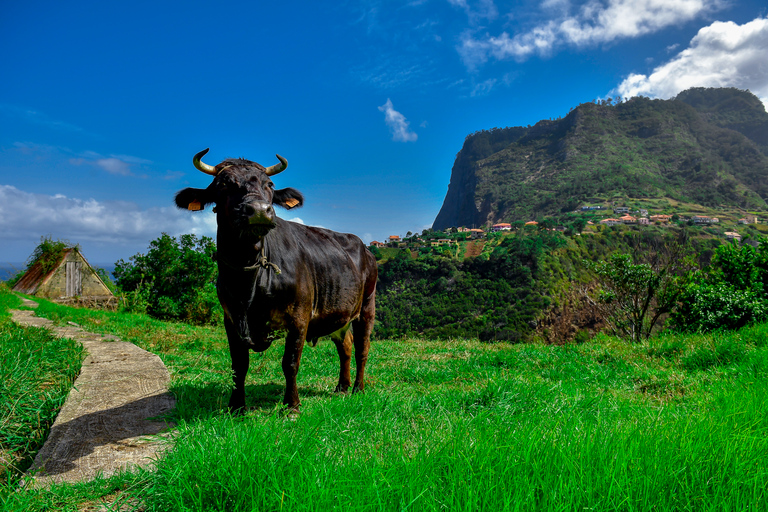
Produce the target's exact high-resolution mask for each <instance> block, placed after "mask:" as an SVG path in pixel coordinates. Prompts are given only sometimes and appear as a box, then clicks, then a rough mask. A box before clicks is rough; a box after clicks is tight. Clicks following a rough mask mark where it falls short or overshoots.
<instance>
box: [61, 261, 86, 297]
mask: <svg viewBox="0 0 768 512" xmlns="http://www.w3.org/2000/svg"><path fill="white" fill-rule="evenodd" d="M82 265H83V264H82V262H80V261H68V262H67V268H66V279H67V290H66V295H65V296H66V297H75V296H79V295H82V294H83V277H82Z"/></svg>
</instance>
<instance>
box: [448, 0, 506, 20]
mask: <svg viewBox="0 0 768 512" xmlns="http://www.w3.org/2000/svg"><path fill="white" fill-rule="evenodd" d="M448 3H449V4H451V5H452V6H454V7H458V8H459V9H463V10H464V12H465V13H466V14H467V17H468V18H469V21H470V23H473V24H475V23H478V22H479V21H480V20H483V19H485V20H494V19H496V18H497V17H498V16H499V10H498V9H497V8H496V4H494V3H493V0H478V1H477V2H475V5H474V6H473V5H470V4H469V2H467V0H448Z"/></svg>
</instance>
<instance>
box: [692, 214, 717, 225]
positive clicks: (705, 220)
mask: <svg viewBox="0 0 768 512" xmlns="http://www.w3.org/2000/svg"><path fill="white" fill-rule="evenodd" d="M691 220H692V221H693V223H694V224H717V223H718V222H720V219H718V218H717V217H705V216H704V215H694V216H693V217H691Z"/></svg>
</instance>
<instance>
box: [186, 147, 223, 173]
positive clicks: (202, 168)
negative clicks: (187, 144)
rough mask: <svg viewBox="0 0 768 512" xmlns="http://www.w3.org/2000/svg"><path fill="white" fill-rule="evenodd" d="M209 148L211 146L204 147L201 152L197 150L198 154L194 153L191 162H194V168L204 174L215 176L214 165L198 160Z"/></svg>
mask: <svg viewBox="0 0 768 512" xmlns="http://www.w3.org/2000/svg"><path fill="white" fill-rule="evenodd" d="M209 149H211V148H206V149H204V150H202V151H201V152H199V153H198V154H196V155H195V156H194V158H192V163H193V164H195V168H196V169H197V170H199V171H203V172H204V173H205V174H210V175H211V176H216V174H218V173H217V172H216V168H215V167H214V166H212V165H208V164H206V163H203V162H202V161H200V159H201V158H203V156H205V154H206V153H207V152H208V150H209Z"/></svg>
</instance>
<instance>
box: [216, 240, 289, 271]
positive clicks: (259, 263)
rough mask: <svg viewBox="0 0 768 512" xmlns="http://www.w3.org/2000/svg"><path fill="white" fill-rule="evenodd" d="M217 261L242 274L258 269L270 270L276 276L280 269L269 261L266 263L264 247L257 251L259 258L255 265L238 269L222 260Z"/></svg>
mask: <svg viewBox="0 0 768 512" xmlns="http://www.w3.org/2000/svg"><path fill="white" fill-rule="evenodd" d="M219 261H221V262H222V263H223V264H225V265H226V266H228V267H230V268H233V269H235V270H241V271H243V272H253V271H254V270H258V269H259V268H264V269H268V268H272V269H273V270H274V271H275V274H278V275H279V274H280V267H278V266H277V265H275V264H274V263H272V262H271V261H267V257H266V256H264V247H262V248H261V251H259V257H258V258H256V263H255V264H254V265H251V266H250V267H238V266H235V265H232V264H231V263H229V262H227V261H224V260H219Z"/></svg>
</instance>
